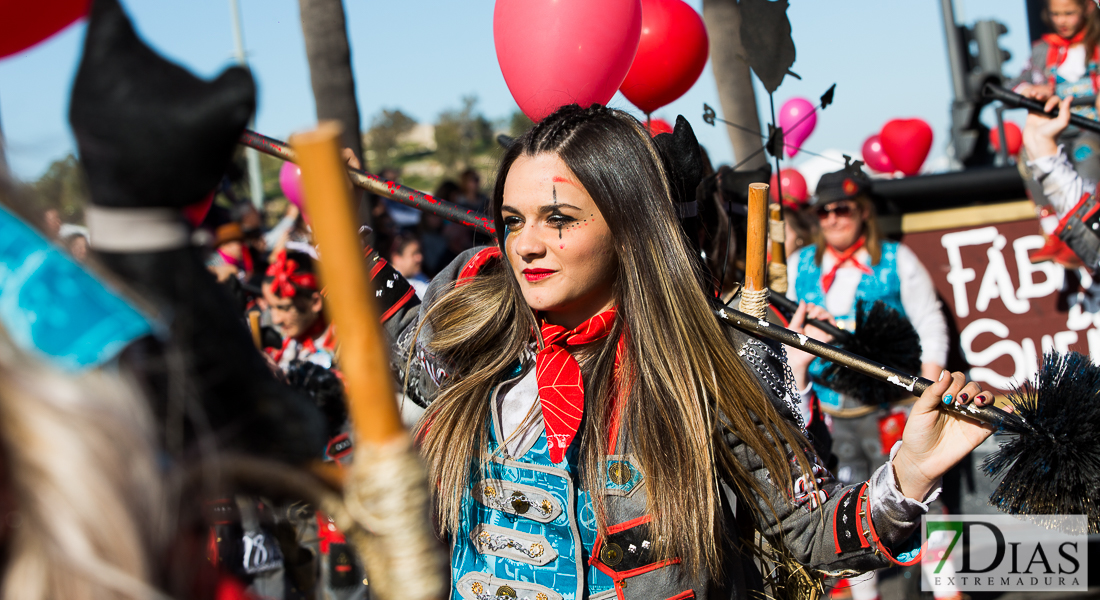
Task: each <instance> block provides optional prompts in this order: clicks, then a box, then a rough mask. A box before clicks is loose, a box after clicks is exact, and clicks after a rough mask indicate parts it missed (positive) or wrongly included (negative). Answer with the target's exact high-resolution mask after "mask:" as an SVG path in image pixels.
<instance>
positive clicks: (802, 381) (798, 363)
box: [787, 301, 836, 390]
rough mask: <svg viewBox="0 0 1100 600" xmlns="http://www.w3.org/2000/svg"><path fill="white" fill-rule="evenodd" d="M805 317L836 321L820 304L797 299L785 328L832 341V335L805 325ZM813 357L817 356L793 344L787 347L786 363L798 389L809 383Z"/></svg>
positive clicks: (832, 322)
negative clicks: (794, 309) (795, 308)
mask: <svg viewBox="0 0 1100 600" xmlns="http://www.w3.org/2000/svg"><path fill="white" fill-rule="evenodd" d="M807 319H817V320H818V321H826V322H828V323H831V324H833V325H836V321H834V320H833V315H830V314H829V311H827V310H825V309H824V308H821V307H820V306H816V305H813V304H806V303H805V302H804V301H799V303H798V310H796V311H794V314H793V315H791V322H790V324H789V325H788V327H787V329H790V330H791V331H793V332H795V333H801V334H802V335H805V336H806V337H810V338H813V339H815V340H817V341H819V342H825V343H830V342H832V341H833V336H831V335H829V334H827V333H825V332H824V331H821V330H820V329H818V328H817V327H814V326H813V325H806V320H807ZM815 358H817V357H816V356H814V355H813V354H810V353H809V352H805V351H803V350H801V349H799V348H795V347H794V346H788V347H787V364H788V365H789V366H790V367H791V372H792V373H794V381H795V385H797V386H798V389H800V390H804V389H806V386H808V385H810V375H809V370H810V363H812V362H813V361H814V359H815Z"/></svg>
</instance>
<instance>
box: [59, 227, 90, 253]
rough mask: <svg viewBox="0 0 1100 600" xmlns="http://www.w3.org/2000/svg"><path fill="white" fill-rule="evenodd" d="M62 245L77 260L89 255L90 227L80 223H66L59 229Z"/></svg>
mask: <svg viewBox="0 0 1100 600" xmlns="http://www.w3.org/2000/svg"><path fill="white" fill-rule="evenodd" d="M58 238H59V241H60V242H61V245H62V246H63V247H64V248H65V250H66V251H68V253H69V256H71V257H73V259H75V260H76V261H77V262H84V260H85V259H86V258H87V257H88V229H87V228H85V227H81V226H80V225H71V224H68V223H66V224H64V225H62V226H61V228H60V229H59V230H58Z"/></svg>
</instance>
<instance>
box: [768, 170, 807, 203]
mask: <svg viewBox="0 0 1100 600" xmlns="http://www.w3.org/2000/svg"><path fill="white" fill-rule="evenodd" d="M779 177H782V179H779ZM779 177H777V176H776V175H774V174H773V175H772V184H771V187H770V188H769V192H768V193H769V194H770V195H771V199H772V202H778V201H779V189H778V187H777V186H776V183H782V184H783V185H782V186H780V187H782V188H783V204H784V205H785V206H787V207H788V208H801V207H802V206H804V205H805V204H806V199H807V198H809V197H810V193H809V189H808V188H807V187H806V178H805V177H803V176H802V173H799V172H798V171H796V170H794V169H783V170H782V171H780V172H779Z"/></svg>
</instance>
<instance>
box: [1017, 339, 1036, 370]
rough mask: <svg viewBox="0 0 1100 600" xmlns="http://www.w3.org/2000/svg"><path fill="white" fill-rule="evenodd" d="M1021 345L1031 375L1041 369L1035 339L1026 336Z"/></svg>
mask: <svg viewBox="0 0 1100 600" xmlns="http://www.w3.org/2000/svg"><path fill="white" fill-rule="evenodd" d="M1020 347H1021V348H1023V350H1024V360H1025V361H1026V363H1027V364H1026V368H1027V374H1028V377H1030V376H1031V374H1032V373H1037V372H1038V371H1039V352H1038V351H1037V350H1036V349H1035V340H1033V339H1031V338H1024V339H1023V340H1021V341H1020Z"/></svg>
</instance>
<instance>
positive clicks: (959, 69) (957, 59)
mask: <svg viewBox="0 0 1100 600" xmlns="http://www.w3.org/2000/svg"><path fill="white" fill-rule="evenodd" d="M940 6H941V7H942V8H943V33H944V37H946V38H947V66H948V67H950V68H951V90H952V91H953V92H954V93H955V100H965V99H966V98H967V97H968V94H967V92H966V73H965V65H966V58H965V56H963V49H962V40H960V39H959V27H958V25H957V24H956V23H955V3H954V1H953V0H940Z"/></svg>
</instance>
